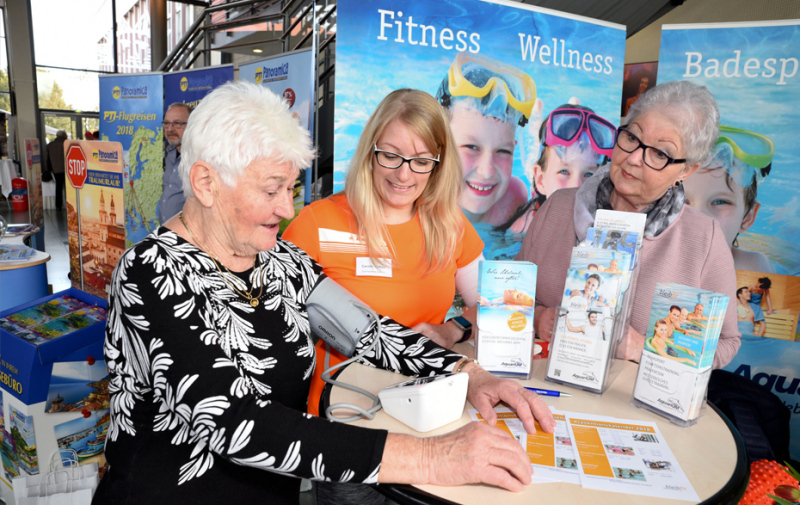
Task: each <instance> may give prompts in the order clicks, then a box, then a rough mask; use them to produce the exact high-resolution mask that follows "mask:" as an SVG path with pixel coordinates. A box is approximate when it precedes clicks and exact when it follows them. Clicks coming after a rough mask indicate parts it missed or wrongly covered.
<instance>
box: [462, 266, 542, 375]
mask: <svg viewBox="0 0 800 505" xmlns="http://www.w3.org/2000/svg"><path fill="white" fill-rule="evenodd" d="M479 269H480V271H479V275H478V317H477V326H478V335H477V338H476V344H475V357H476V358H477V360H478V362H479V363H480V364H481V366H482V367H483V368H484V369H485V370H488V371H490V372H492V373H494V374H498V375H501V376H506V377H516V378H525V379H526V378H529V377H530V373H531V366H532V363H533V361H532V355H533V302H534V300H535V298H536V265H534V264H533V263H529V262H526V261H485V260H484V261H481V262H480V265H479Z"/></svg>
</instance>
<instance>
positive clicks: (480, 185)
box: [436, 52, 536, 226]
mask: <svg viewBox="0 0 800 505" xmlns="http://www.w3.org/2000/svg"><path fill="white" fill-rule="evenodd" d="M436 99H437V100H438V101H439V103H440V104H442V107H444V108H445V111H446V112H447V117H448V118H449V119H450V129H451V130H452V132H453V138H454V139H455V141H456V145H457V146H458V151H459V153H460V154H461V162H462V165H463V169H464V182H463V185H462V192H461V199H460V202H459V206H460V207H461V210H462V211H463V212H464V215H465V216H467V219H469V221H470V222H472V223H488V224H490V225H492V226H496V225H499V224H501V223H504V222H505V221H506V220H507V219H508V218H509V217H510V216H511V214H513V212H514V210H515V209H517V208H518V207H520V206H522V205H524V204H525V202H527V200H528V187H527V186H526V185H525V183H524V182H523V181H522V179H520V178H519V177H517V176H515V175H512V169H513V166H514V150H515V148H516V144H517V141H516V133H517V127H525V125H526V124H527V123H528V120H529V119H530V117H531V113H532V111H533V107H534V105H535V103H536V84H535V83H534V81H533V78H532V77H531V76H529V75H528V74H526V73H525V72H523V71H521V70H519V69H518V68H516V67H512V66H510V65H505V64H503V63H500V62H497V61H495V60H492V59H491V58H487V57H485V56H482V55H479V54H471V53H467V52H460V53H458V54H457V55H456V58H455V60H454V61H453V64H452V65H451V66H450V69H449V70H448V72H447V75H446V76H445V78H444V80H443V81H442V83H441V85H440V86H439V89H438V91H437V92H436Z"/></svg>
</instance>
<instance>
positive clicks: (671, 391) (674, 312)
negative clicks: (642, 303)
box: [633, 283, 728, 424]
mask: <svg viewBox="0 0 800 505" xmlns="http://www.w3.org/2000/svg"><path fill="white" fill-rule="evenodd" d="M727 308H728V296H727V295H723V294H720V293H715V292H713V291H706V290H704V289H698V288H692V287H689V286H683V285H681V284H674V283H658V284H656V288H655V293H654V295H653V305H652V307H651V310H650V322H649V325H648V330H647V334H646V335H645V344H644V350H643V351H642V358H641V361H640V364H639V371H638V374H637V376H636V385H635V387H634V390H633V397H634V401H635V402H641V405H642V406H646V407H647V408H649V409H651V410H654V411H655V412H657V413H659V414H661V415H665V416H667V417H668V418H669V419H671V420H674V421H676V422H678V423H679V424H683V423H684V422H685V423H689V424H691V423H692V422H693V421H695V420H696V419H697V418H698V417H699V415H700V409H701V408H702V406H703V403H704V400H705V392H706V387H707V386H708V380H709V378H710V376H711V365H712V364H713V362H714V354H715V353H716V350H717V343H718V342H719V335H720V332H721V331H722V322H723V320H724V318H725V312H726V310H727Z"/></svg>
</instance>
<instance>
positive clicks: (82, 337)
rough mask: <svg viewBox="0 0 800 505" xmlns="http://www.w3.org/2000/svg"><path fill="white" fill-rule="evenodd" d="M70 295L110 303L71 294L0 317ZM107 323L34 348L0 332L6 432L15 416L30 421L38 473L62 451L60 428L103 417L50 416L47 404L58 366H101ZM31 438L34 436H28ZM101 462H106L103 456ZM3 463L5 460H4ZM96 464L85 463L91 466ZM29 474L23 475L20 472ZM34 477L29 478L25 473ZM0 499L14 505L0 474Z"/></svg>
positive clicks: (17, 309)
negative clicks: (56, 452)
mask: <svg viewBox="0 0 800 505" xmlns="http://www.w3.org/2000/svg"><path fill="white" fill-rule="evenodd" d="M64 295H69V296H72V297H73V298H76V299H78V300H80V301H82V302H85V303H87V304H90V305H94V306H97V307H102V308H103V309H105V308H106V307H107V302H106V301H105V300H103V299H101V298H98V297H96V296H93V295H90V294H88V293H85V292H83V291H80V290H77V289H74V288H70V289H67V290H65V291H62V292H60V293H55V294H53V295H50V296H47V297H44V298H40V299H37V300H34V301H31V302H28V303H25V304H23V305H19V306H16V307H14V308H11V309H8V310H5V311H2V312H0V317H6V316H8V315H11V314H14V313H17V312H20V311H22V310H25V309H28V308H30V307H34V306H37V305H40V304H42V303H44V302H46V301H49V300H53V299H55V298H58V297H60V296H64ZM104 336H105V321H102V322H97V323H95V324H93V325H91V326H88V327H86V328H83V329H80V330H77V331H74V332H72V333H69V334H66V335H63V336H60V337H57V338H55V339H53V340H51V341H48V342H44V343H41V344H38V345H35V344H33V343H31V342H28V341H26V340H24V339H22V338H21V337H18V336H16V335H14V334H12V333H10V332H9V331H6V330H5V329H2V328H0V386H1V387H2V400H3V406H2V411H1V412H0V413H1V414H2V418H3V424H4V427H5V430H7V431H9V432H10V431H11V430H12V429H13V427H12V421H11V416H12V411H14V414H15V415H16V416H17V417H18V418H23V419H27V420H30V421H32V427H31V428H32V430H31V431H32V435H33V439H35V446H34V447H31V448H28V449H30V450H31V451H35V452H33V454H35V462H34V463H31V462H30V461H27V462H26V464H31V466H32V465H33V464H35V466H36V467H38V471H46V468H44V469H43V465H44V466H46V463H47V461H48V458H49V457H50V455H51V454H53V452H54V451H56V449H57V448H58V440H57V436H56V426H58V425H63V424H64V423H69V422H71V421H76V420H79V419H82V418H87V417H89V416H99V415H100V414H101V413H102V412H103V411H99V410H95V409H94V408H93V407H86V408H84V409H83V411H73V412H53V413H47V412H46V411H45V409H46V408H47V398H48V392H49V389H50V382H51V375H52V374H53V367H54V364H55V363H62V362H78V363H79V362H83V363H84V364H86V362H87V361H88V362H89V364H91V363H93V362H94V361H95V360H96V361H97V362H98V363H100V364H102V363H103V340H104ZM28 435H30V434H28ZM100 454H101V456H100V457H101V458H102V457H103V456H102V452H101V453H100ZM4 458H5V455H4ZM93 460H95V458H92V459H87V460H86V461H87V462H88V461H93ZM101 466H102V465H101ZM24 471H25V470H23V469H21V470H20V472H24ZM27 473H30V472H27ZM0 481H2V483H3V484H2V485H0V492H1V493H0V494H2V498H3V500H4V501H5V502H6V503H8V504H14V503H15V500H14V493H13V490H12V488H11V482H10V479H9V478H8V475H7V472H6V471H5V470H2V471H0Z"/></svg>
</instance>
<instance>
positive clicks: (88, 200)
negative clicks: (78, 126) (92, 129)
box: [64, 140, 127, 298]
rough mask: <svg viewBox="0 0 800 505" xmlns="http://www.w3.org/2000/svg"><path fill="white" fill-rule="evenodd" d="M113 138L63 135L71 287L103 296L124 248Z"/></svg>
mask: <svg viewBox="0 0 800 505" xmlns="http://www.w3.org/2000/svg"><path fill="white" fill-rule="evenodd" d="M122 152H123V151H122V145H121V144H120V143H119V142H105V141H103V142H99V141H95V140H67V142H65V143H64V159H65V164H66V169H67V170H66V173H67V177H66V179H67V229H68V230H69V263H70V279H71V280H72V287H74V288H77V289H81V290H83V291H86V292H87V293H91V294H93V295H95V296H99V297H101V298H108V292H109V290H110V289H111V273H112V272H113V271H114V267H116V266H117V261H119V258H120V256H122V253H124V252H125V249H126V247H125V230H124V228H123V226H122V210H123V209H124V208H126V207H127V205H125V203H127V202H125V196H124V190H123V176H122V174H123V165H124V161H123V158H124V157H123V156H122Z"/></svg>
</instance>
